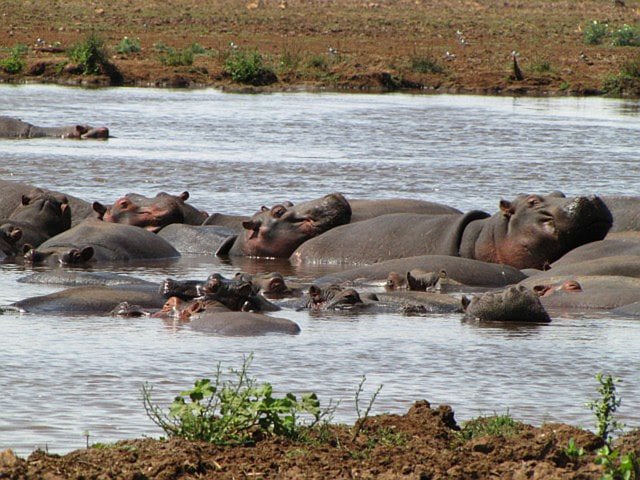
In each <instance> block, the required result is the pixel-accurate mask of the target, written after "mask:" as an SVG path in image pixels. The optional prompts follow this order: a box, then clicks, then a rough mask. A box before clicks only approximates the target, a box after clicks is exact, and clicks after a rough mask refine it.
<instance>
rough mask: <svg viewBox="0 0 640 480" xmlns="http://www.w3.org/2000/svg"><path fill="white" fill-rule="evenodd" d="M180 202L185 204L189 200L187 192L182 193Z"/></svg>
mask: <svg viewBox="0 0 640 480" xmlns="http://www.w3.org/2000/svg"><path fill="white" fill-rule="evenodd" d="M180 200H182V201H183V202H186V201H187V200H189V192H187V191H184V192H182V193H181V194H180Z"/></svg>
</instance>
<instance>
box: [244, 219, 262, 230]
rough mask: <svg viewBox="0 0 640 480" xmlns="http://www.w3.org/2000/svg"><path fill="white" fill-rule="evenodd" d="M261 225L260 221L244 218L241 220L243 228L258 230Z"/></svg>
mask: <svg viewBox="0 0 640 480" xmlns="http://www.w3.org/2000/svg"><path fill="white" fill-rule="evenodd" d="M261 225H262V222H260V221H256V220H245V221H244V222H242V228H244V229H245V230H258V229H259V228H260V226H261Z"/></svg>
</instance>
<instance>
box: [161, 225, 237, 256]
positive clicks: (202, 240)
mask: <svg viewBox="0 0 640 480" xmlns="http://www.w3.org/2000/svg"><path fill="white" fill-rule="evenodd" d="M234 235H237V232H235V231H234V230H231V229H229V228H227V227H221V226H218V225H185V224H181V223H173V224H171V225H167V226H166V227H164V228H163V229H162V230H160V231H159V232H158V236H160V237H162V238H164V239H165V240H166V241H167V242H169V243H170V244H171V245H172V246H173V247H174V248H175V249H176V250H178V251H179V252H180V253H181V254H195V255H215V253H216V252H217V251H218V249H219V248H220V246H221V245H222V244H223V243H224V242H225V241H226V240H227V239H228V238H229V237H232V236H234Z"/></svg>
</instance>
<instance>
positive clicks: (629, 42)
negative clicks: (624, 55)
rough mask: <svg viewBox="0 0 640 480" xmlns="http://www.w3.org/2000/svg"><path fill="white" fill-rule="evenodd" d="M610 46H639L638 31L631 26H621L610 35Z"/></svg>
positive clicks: (639, 33) (639, 37)
mask: <svg viewBox="0 0 640 480" xmlns="http://www.w3.org/2000/svg"><path fill="white" fill-rule="evenodd" d="M611 38H612V40H611V45H613V46H614V47H637V46H640V30H638V28H635V27H632V26H631V25H626V24H625V25H623V26H622V27H621V28H619V29H618V30H616V31H614V32H613V33H612V34H611Z"/></svg>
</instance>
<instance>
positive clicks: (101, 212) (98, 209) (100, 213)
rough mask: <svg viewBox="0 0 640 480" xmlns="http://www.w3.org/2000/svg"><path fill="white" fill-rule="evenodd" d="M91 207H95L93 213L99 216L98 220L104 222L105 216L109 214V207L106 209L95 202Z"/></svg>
mask: <svg viewBox="0 0 640 480" xmlns="http://www.w3.org/2000/svg"><path fill="white" fill-rule="evenodd" d="M91 206H92V207H93V211H94V212H96V213H97V214H98V218H99V219H100V220H103V219H104V214H105V213H107V207H105V206H104V205H103V204H101V203H100V202H93V204H92V205H91Z"/></svg>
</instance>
